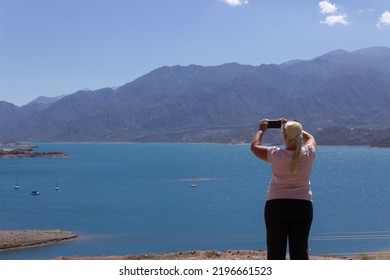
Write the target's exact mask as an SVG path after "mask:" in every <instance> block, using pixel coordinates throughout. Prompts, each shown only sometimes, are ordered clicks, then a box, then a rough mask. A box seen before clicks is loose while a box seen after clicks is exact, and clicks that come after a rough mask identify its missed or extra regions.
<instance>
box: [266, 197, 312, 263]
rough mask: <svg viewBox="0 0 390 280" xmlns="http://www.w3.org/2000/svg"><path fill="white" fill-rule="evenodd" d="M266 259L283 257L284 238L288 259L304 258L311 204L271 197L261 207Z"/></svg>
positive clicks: (306, 255)
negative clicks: (264, 231)
mask: <svg viewBox="0 0 390 280" xmlns="http://www.w3.org/2000/svg"><path fill="white" fill-rule="evenodd" d="M264 218H265V225H266V228H267V259H268V260H285V259H286V248H287V239H288V244H289V252H290V259H291V260H308V259H309V254H308V247H309V245H308V240H309V232H310V226H311V222H312V220H313V204H312V202H311V201H308V200H299V199H273V200H268V201H267V202H266V204H265V208H264Z"/></svg>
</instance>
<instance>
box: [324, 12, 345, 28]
mask: <svg viewBox="0 0 390 280" xmlns="http://www.w3.org/2000/svg"><path fill="white" fill-rule="evenodd" d="M321 23H323V24H327V25H330V26H333V25H336V24H343V25H348V21H347V15H346V14H344V15H334V16H327V17H326V18H325V20H324V21H321Z"/></svg>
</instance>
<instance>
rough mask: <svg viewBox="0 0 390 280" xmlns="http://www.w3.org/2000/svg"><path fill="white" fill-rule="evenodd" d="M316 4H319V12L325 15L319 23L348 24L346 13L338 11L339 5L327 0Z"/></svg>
mask: <svg viewBox="0 0 390 280" xmlns="http://www.w3.org/2000/svg"><path fill="white" fill-rule="evenodd" d="M318 5H319V6H320V13H321V14H323V15H327V16H326V18H325V20H322V21H320V23H322V24H326V25H329V26H333V25H336V24H342V25H348V21H347V17H348V15H347V14H345V13H341V11H339V8H341V7H340V6H338V5H336V4H333V3H331V2H329V0H325V1H321V2H319V3H318Z"/></svg>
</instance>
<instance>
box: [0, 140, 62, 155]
mask: <svg viewBox="0 0 390 280" xmlns="http://www.w3.org/2000/svg"><path fill="white" fill-rule="evenodd" d="M38 148H39V147H38V146H36V145H31V144H24V143H18V142H16V143H0V158H64V157H69V155H67V154H65V153H63V152H57V151H55V152H39V151H36V149H38Z"/></svg>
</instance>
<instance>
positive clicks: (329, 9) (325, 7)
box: [318, 1, 337, 14]
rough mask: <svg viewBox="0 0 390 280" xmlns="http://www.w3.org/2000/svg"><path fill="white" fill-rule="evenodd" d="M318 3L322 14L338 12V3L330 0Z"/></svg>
mask: <svg viewBox="0 0 390 280" xmlns="http://www.w3.org/2000/svg"><path fill="white" fill-rule="evenodd" d="M318 5H319V6H320V13H321V14H334V13H336V12H337V6H336V4H332V3H330V2H329V1H321V2H320V3H318Z"/></svg>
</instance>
